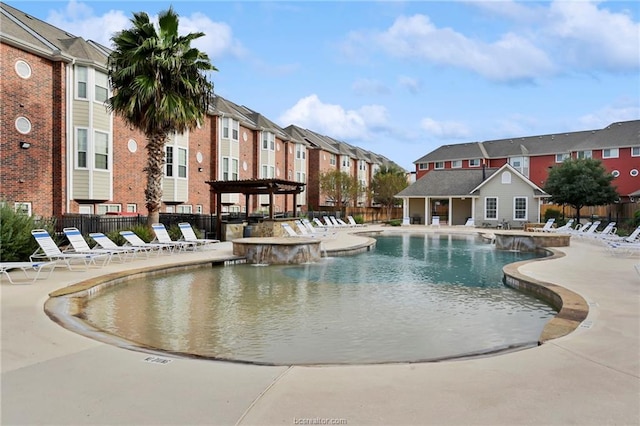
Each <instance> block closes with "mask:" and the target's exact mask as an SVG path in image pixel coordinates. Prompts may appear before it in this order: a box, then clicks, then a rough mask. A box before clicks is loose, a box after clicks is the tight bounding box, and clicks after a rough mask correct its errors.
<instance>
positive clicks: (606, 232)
mask: <svg viewBox="0 0 640 426" xmlns="http://www.w3.org/2000/svg"><path fill="white" fill-rule="evenodd" d="M616 230H617V228H616V223H615V222H609V223H607V226H605V227H604V229H603V230H602V231H599V232H598V230H597V229H596V230H595V231H593V232H592V233H590V234H587V235H586V237H589V238H595V239H606V238H609V237H611V236H612V235H615V234H616Z"/></svg>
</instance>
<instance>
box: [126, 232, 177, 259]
mask: <svg viewBox="0 0 640 426" xmlns="http://www.w3.org/2000/svg"><path fill="white" fill-rule="evenodd" d="M120 235H122V237H123V238H124V239H125V240H127V247H129V246H130V247H140V248H144V249H147V250H149V251H150V252H155V253H156V255H158V256H159V255H160V253H162V252H167V253H169V254H171V253H173V249H174V247H175V246H173V245H169V244H157V243H148V242H146V241H144V240H143V239H142V238H140V237H139V236H138V235H137V234H136V233H135V232H133V231H120Z"/></svg>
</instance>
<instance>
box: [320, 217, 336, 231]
mask: <svg viewBox="0 0 640 426" xmlns="http://www.w3.org/2000/svg"><path fill="white" fill-rule="evenodd" d="M322 220H324V223H325V225H324V226H326V227H327V228H335V225H334V224H333V222H332V221H331V219H329V216H322Z"/></svg>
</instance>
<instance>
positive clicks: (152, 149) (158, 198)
mask: <svg viewBox="0 0 640 426" xmlns="http://www.w3.org/2000/svg"><path fill="white" fill-rule="evenodd" d="M166 141H167V134H166V133H160V134H154V135H150V136H148V137H147V166H146V167H145V168H144V171H145V172H146V173H147V187H146V188H145V190H144V197H145V202H146V207H147V224H148V225H149V227H151V224H153V223H158V222H159V221H160V207H161V206H162V178H163V176H164V162H165V153H164V145H165V143H166Z"/></svg>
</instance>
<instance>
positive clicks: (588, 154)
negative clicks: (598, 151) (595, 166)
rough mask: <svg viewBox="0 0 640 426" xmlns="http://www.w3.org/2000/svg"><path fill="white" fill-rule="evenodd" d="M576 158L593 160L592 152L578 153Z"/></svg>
mask: <svg viewBox="0 0 640 426" xmlns="http://www.w3.org/2000/svg"><path fill="white" fill-rule="evenodd" d="M576 157H577V158H581V159H585V158H592V153H591V151H578V154H577V155H576Z"/></svg>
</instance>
